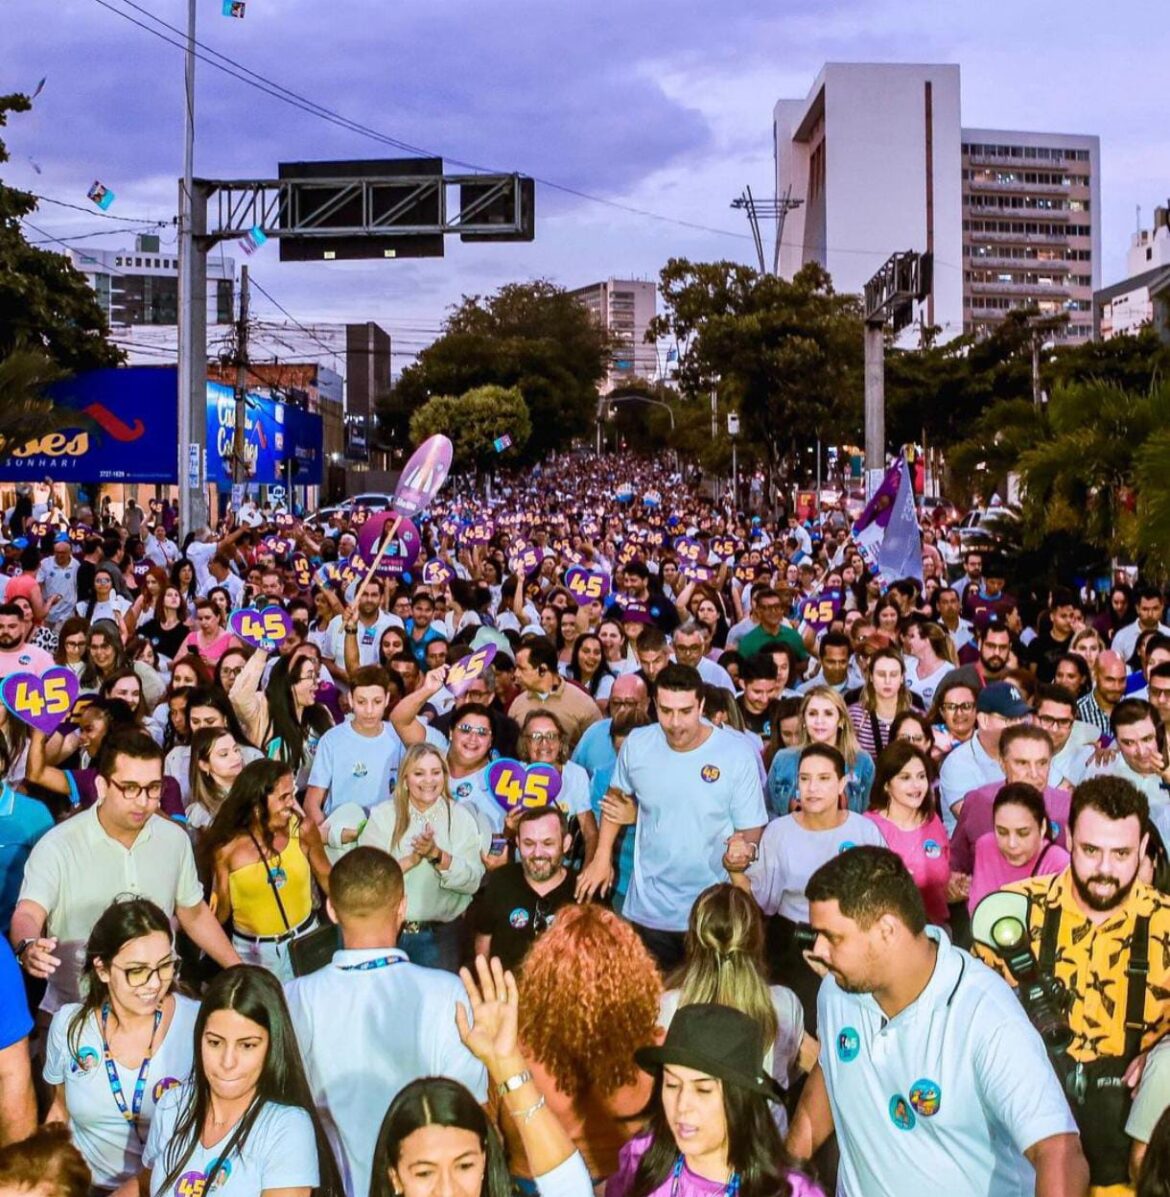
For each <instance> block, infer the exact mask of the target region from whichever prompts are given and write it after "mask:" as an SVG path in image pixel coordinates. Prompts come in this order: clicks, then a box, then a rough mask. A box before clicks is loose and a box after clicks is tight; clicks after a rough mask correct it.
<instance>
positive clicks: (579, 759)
mask: <svg viewBox="0 0 1170 1197" xmlns="http://www.w3.org/2000/svg"><path fill="white" fill-rule="evenodd" d="M626 712H630V713H632V714H636V715H641V716H642V717H644V718H646V719H649V717H650V691H649V690H648V689H647V687H646V683H645V681H643V679H642V678H641V677H640V676H639V675H638V674H636V673H623V674H622V675H621V676H620V677H618V678H615V679H614V683H613V689H612V690H611V691H610V692H609V718H607V719H602V720H601V722H600V723H595V724H593V726H592V727H589V728H586V729H585V734H584V735H583V736H582V737H581V739H580V740H579V741H578V743H577V747H576V748H574V749H573V760H574V761H575V762H576V763H577V764H578V765H580V766H581V768H582V769H584V770H585V771H586V772H587V773H588V774H589V781H590V783H591V784H590V790H591V792H594V793H597V794H598V795H599V799H598V800H599V801H600V796H602V795H604V794H605V789H606V786H607V785H608V784H609V775H610V773H611V772H612V771H613V767H614V765H616V764H617V752H616V751H615V749H614V746H613V739H612V736H611V734H610V732H611V729H612V727H613V718H614V716H615V715H624V714H625V713H626ZM601 780H604V783H605V784H603V785H602V786H601V788H600V790H598V783H599V781H601Z"/></svg>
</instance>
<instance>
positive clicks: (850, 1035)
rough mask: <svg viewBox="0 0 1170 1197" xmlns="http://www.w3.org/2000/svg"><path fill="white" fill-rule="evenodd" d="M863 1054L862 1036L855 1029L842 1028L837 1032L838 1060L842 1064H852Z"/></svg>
mask: <svg viewBox="0 0 1170 1197" xmlns="http://www.w3.org/2000/svg"><path fill="white" fill-rule="evenodd" d="M860 1052H861V1036H860V1035H859V1034H858V1033H857V1032H856V1031H855V1030H854V1029H853V1027H842V1028H841V1030H840V1031H838V1032H837V1059H838V1060H840V1061H841V1063H842V1064H850V1063H852V1062H853V1061H854V1060H856V1059H857V1057H858V1055H859V1054H860Z"/></svg>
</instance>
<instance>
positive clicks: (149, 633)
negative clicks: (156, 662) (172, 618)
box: [138, 619, 191, 661]
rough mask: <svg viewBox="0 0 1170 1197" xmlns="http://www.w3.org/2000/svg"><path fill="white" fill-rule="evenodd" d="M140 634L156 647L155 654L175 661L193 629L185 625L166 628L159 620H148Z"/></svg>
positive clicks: (141, 627) (179, 624)
mask: <svg viewBox="0 0 1170 1197" xmlns="http://www.w3.org/2000/svg"><path fill="white" fill-rule="evenodd" d="M138 634H139V636H141V637H142V638H143V639H144V640H149V641H150V643H151V644H153V645H154V651H155V652H157V653H161V654H162V655H163V656H164V657H170V658H171V660H172V661H173V660H174V659H175V654H176V653H177V652H178V651H179V650H180V649H181V648H182V647H183V644H184V643H185V642H186V640H187V637H188V636H190V635H191V629H190V628H189V627H188V626H187V625H186V624H185V623H177V624H175V626H174V627H173V628H164V627H163V626H162V624H161V623H159V621H158V620H157V619H148V620H147V621H146V623H144V624H142V625H141V626H140V627H139V629H138Z"/></svg>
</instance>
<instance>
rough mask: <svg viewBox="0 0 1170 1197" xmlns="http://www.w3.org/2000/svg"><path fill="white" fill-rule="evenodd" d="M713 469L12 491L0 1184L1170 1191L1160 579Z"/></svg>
mask: <svg viewBox="0 0 1170 1197" xmlns="http://www.w3.org/2000/svg"><path fill="white" fill-rule="evenodd" d="M698 482H699V480H698V478H697V477H695V476H693V475H692V474H690V473H688V472H686V471H678V470H673V469H671V468H670V467H668V466H666V465H665V464H663V463H661V462H657V461H635V460H630V459H627V458H619V457H596V456H593V455H587V454H581V455H569V456H564V457H560V458H557V459H554V460H551V461H549V462H548V463H546V464H545V465H544V466H543V467H542V468H539V469H537V470H535V471H533V472H531V473H528V474H525V475H523V476H509V477H504V478H502V479H498V480H497V484H496V486H495V488H494V492H493V494H492V495H491V497H490V498H488V497H484V496H483V495H478V494H475V493H473V492H472V490H471V489H470V488H469V487H467V486H463V487H461V486H451V487H449V488H448V489H447V490H445V491H442V492H440V494H439V496H438V498H437V499H436V500H435V501H434V502H433V503H432V505H431V506H430V508H429V509H428V510H427V511H426V512H425V514H424V515H421V516H419V517H418V518H417V520H416V525H417V527H416V528H415V529H414V530H415V531H417V534H418V538H417V539H418V545H419V552H418V554H417V556H416V555H414V554H413V553H409V554H408V553H407V551H406V548H405V547H404V544H405V541H404V540H401V541H398V542H394V543H393V544H392V546H391V548H390V551H389V552H388V553H387V554H386V560H385V562H384V565H383V566H382V567H381V568H377V569H374V570H373V571H372V572H371V569H369V568H367V567H368V566H374V565H375V564H376V563H375V562H374V561H372V560H369V561H364V560H363V559H362V557H361V555H360V551H359V548H360V542H361V540H362V538H363V534H362V528H363V526H364V525H365V523H366V522H367V521H368V520H370V519H374V518H378V517H377V514H376V513H371V512H369V511H365V510H362V509H360V508H353V507H343V508H341V509H338V510H337V511H336V512H334V513H333V514H332V515H331V516H330V517H329V518H328V519H327V520H321V521H306V520H303V519H301V518H299V517H298V516H297V515H296V514H294V513H291V512H288V511H285V510H276V511H270V510H264V509H261V508H259V507H258V506H257V505H256V504H255V503H251V502H250V503H249V504H247V505H246V507H245V508H244V509H241V511H240V512H231V511H229V512H228V514H227V515H226V516H225V518H224V519H223V520H222V521H220V522H219V524H218V526H217V527H215V528H211V527H204V528H197V529H193V530H191V531H184V530H183V529H180V528H179V527H178V524H177V521H176V518H175V512H174V510H173V508H172V507H171V506H170V504H167V503H163V502H160V501H157V500H155V501H152V502H151V503H150V506H149V509H148V510H143V509H142V508H139V507H138V506H137V504H134V503H133V502H131V503H130V504H128V505H127V508H126V510H125V511H124V512H123V513H122V516H121V519H115V518H114V513H113V511H112V509H111V508H110V506H109V505H108V504H106V505H104V506H103V508H102V509H101V510H99V511H98V512H96V513H95V512H92V511H88V510H81V511H78V512H77V513H76V515H75V517H74V518H73V519H72V520H66V519H65V518H64V516H63V515H61V514H60V513H59V512H53V511H43V510H42V511H36V510H33V509H32V508H31V506H30V505H29V504H28V503H27V502H25V503H24V504H18V507H17V509H16V510H15V511H13V512H12V513H10V515H9V520H8V524H7V526H6V531H7V537H6V543H4V545H3V558H4V560H3V563H2V564H0V570H2V572H0V676H7V675H10V674H14V673H21V674H34V675H37V676H39V677H44V676H45V675H47V674H48V673H49V671H51V670H65V671H68V672H69V673H71V674H72V675H73V676H74V677H75V678H76V682H77V691H78V694H79V697H78V698H77V700H76V702H75V703H73V705H72V707H71V709H70V710H69V711H68V714H67V716H66V717H65V719H64V721H63V722H61V723H60V725H59V726H57V727H56V728H55V729H54V730H52V731H48V729H47V728H46V727H44V726H39V727H38V726H36V724H37V722H38V721H37V720H36V719H31V720H28V721H26V719H25V717H24V715H22V711H21V709H20V708H17V709H15V710H14V709H9V708H8V707H7V706H0V768H2V773H0V776H2V778H3V786H2V789H0V925H2V927H3V930H4V932H5V936H4V939H5V941H6V942H4V943H0V1193H8V1192H28V1193H40V1194H50V1195H55V1194H62V1195H66V1197H74V1195H78V1197H80V1195H82V1194H90V1193H116V1194H118V1195H119V1197H134V1195H149V1197H157V1195H163V1194H165V1195H166V1197H172V1195H173V1197H205V1195H207V1194H211V1193H213V1192H214V1193H222V1194H223V1195H224V1197H234V1195H236V1194H239V1195H248V1194H268V1197H307V1195H308V1194H311V1193H321V1194H327V1195H329V1197H341V1195H343V1194H344V1197H366V1194H370V1195H371V1197H390V1194H392V1193H393V1194H396V1195H400V1197H401V1195H405V1197H432V1195H435V1194H442V1195H443V1197H447V1195H448V1194H452V1193H458V1194H460V1195H462V1197H481V1195H482V1197H506V1195H507V1194H508V1193H509V1192H513V1193H519V1194H522V1195H524V1197H532V1195H534V1194H536V1193H540V1194H542V1195H544V1197H588V1195H589V1192H590V1190H593V1191H595V1192H597V1193H599V1194H600V1193H602V1191H603V1190H604V1192H605V1193H607V1194H608V1195H609V1197H736V1195H737V1194H740V1195H741V1197H788V1195H790V1194H791V1195H793V1197H823V1195H824V1194H828V1193H832V1192H834V1191H836V1192H838V1193H840V1194H844V1195H846V1197H874V1195H877V1194H895V1195H899V1197H900V1195H902V1194H906V1195H908V1197H917V1195H918V1194H922V1193H927V1192H933V1191H936V1190H940V1191H945V1192H948V1193H950V1194H954V1195H956V1197H959V1195H966V1194H970V1195H971V1197H976V1195H986V1197H1016V1195H1021V1197H1022V1195H1024V1194H1033V1193H1034V1194H1037V1195H1038V1197H1079V1195H1084V1194H1087V1193H1093V1194H1096V1195H1098V1197H1113V1195H1120V1194H1132V1193H1135V1192H1136V1193H1137V1194H1139V1195H1140V1197H1166V1195H1167V1194H1170V1117H1168V1116H1166V1110H1167V1107H1168V1106H1170V1043H1164V1042H1163V1039H1164V1036H1165V1035H1166V1032H1167V1031H1168V1030H1170V860H1168V858H1167V848H1166V845H1167V843H1170V752H1168V750H1167V747H1166V727H1167V721H1170V626H1167V625H1166V624H1164V623H1163V622H1162V621H1163V617H1164V611H1165V601H1164V597H1163V594H1162V592H1161V591H1160V590H1159V589H1158V588H1157V587H1153V586H1144V585H1138V586H1131V585H1129V584H1125V583H1119V584H1117V585H1115V586H1114V587H1113V589H1112V590H1111V591H1110V592H1109V593H1108V594H1107V595H1104V596H1102V597H1101V601H1100V603H1099V605H1098V604H1097V602H1095V601H1093V596H1090V595H1087V594H1085V593H1082V592H1080V591H1079V590H1075V589H1070V588H1066V587H1064V586H1061V585H1053V586H1050V585H1048V584H1047V583H1046V582H1043V581H1042V580H1034V579H1026V578H1020V577H1017V576H1014V575H1013V573H1012V569H1011V566H1010V564H1009V563H1008V562H1005V561H1003V560H1001V559H999V558H998V557H997V556H996V555H995V554H994V553H993V552H991V551H981V550H974V549H969V550H968V551H963V550H962V547H961V546H960V545H959V543H958V537H957V534H954V533H952V532H948V531H947V530H946V529H935V528H933V527H930V526H925V527H924V528H923V529H922V568H921V571H920V576H918V575H916V576H915V577H913V578H888V577H883V576H882V575H881V574H880V573H878V572H877V571H876V569H875V566H874V563H873V559H872V556H871V555H870V554H869V553H868V552H866V551H863V549H862V548H861V547H860V546H859V545H858V544H857V543H855V541H854V540H853V538H852V536H851V529H850V527H849V525H848V523H847V521H846V520H845V518H844V516H843V515H842V514H841V513H840V512H837V511H830V512H826V513H825V514H824V515H823V516H822V517H819V518H808V519H801V518H798V516H797V515H796V514H795V513H793V514H788V515H781V516H780V517H778V518H772V517H770V516H768V515H766V514H764V513H762V512H761V513H759V514H752V513H751V512H747V513H745V512H740V511H737V510H735V509H734V507H733V506H732V505H731V503H730V502H729V501H728V500H726V499H723V500H715V499H712V498H710V497H706V496H705V495H704V494H703V493H702V491H701V489H700V487H699V485H698ZM365 539H366V541H367V542H368V540H369V538H368V537H367V538H365ZM366 548H367V553H366V556H367V557H372V555H373V554H372V552H371V551H370V546H369V544H368V543H367V545H366ZM1009 582H1010V585H1009ZM271 608H278V609H279V615H278V616H277V617H276V618H275V619H272V618H269V619H265V612H266V611H267V612H269V614H270V616H271V614H272V613H271V612H270V610H269V609H271ZM241 612H249V613H252V620H251V622H252V623H253V625H255V626H259V627H263V628H265V629H267V631H266V632H265V633H264V634H263V635H260V634H253V633H250V632H248V631H247V630H246V628H247V626H248V620H243V621H241V619H240V618H239V616H240V613H241ZM233 617H234V618H233Z"/></svg>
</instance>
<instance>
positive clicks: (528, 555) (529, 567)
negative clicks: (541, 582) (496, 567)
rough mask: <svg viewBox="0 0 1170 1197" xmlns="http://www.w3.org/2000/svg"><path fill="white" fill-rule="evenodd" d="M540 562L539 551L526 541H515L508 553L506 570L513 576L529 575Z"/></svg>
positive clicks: (538, 566) (537, 567)
mask: <svg viewBox="0 0 1170 1197" xmlns="http://www.w3.org/2000/svg"><path fill="white" fill-rule="evenodd" d="M542 560H543V558H542V556H541V553H540V550H539V549H538V548H537V547H536V545H534V544H529V543H528V542H527V541H526V540H517V541H516V542H515V543H514V544H513V545H512V547H511V548H510V549H509V551H508V568H509V569H510V570H511V571H512V573H514V574H530V573H532V571H533V570H534V569H539V568H540V563H541V561H542Z"/></svg>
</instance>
